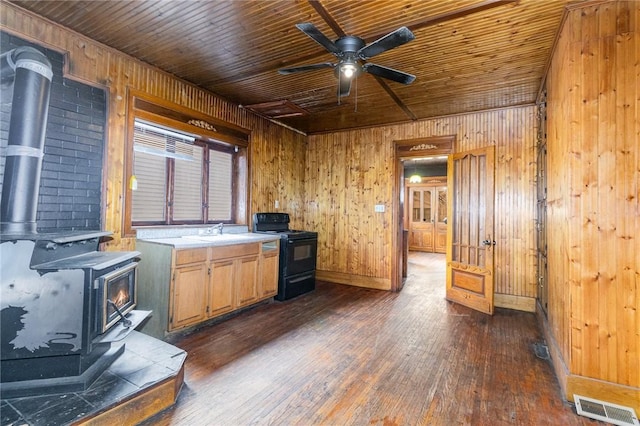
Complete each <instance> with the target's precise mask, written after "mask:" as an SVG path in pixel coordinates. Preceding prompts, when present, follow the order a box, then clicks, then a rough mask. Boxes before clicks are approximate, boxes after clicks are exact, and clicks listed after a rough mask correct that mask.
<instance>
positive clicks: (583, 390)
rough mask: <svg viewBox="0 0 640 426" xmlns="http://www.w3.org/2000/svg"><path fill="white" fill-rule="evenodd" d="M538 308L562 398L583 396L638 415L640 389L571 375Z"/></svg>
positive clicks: (539, 320) (540, 322)
mask: <svg viewBox="0 0 640 426" xmlns="http://www.w3.org/2000/svg"><path fill="white" fill-rule="evenodd" d="M536 307H537V309H536V317H537V318H538V323H539V325H540V328H541V330H542V333H543V335H544V339H545V341H546V342H547V346H548V348H549V354H550V356H551V365H552V366H553V370H554V372H555V374H556V378H557V379H558V382H559V384H560V389H561V391H562V397H563V398H564V399H565V400H567V401H571V402H574V400H573V394H578V395H583V396H586V397H587V398H593V399H599V400H601V401H605V402H611V403H614V404H618V405H624V406H626V407H631V408H633V409H634V410H635V412H636V415H637V414H638V413H640V388H636V387H631V386H625V385H620V384H618V383H612V382H607V381H604V380H599V379H593V378H590V377H585V376H579V375H576V374H571V372H570V371H569V369H568V368H567V365H566V363H565V362H564V359H563V358H562V354H561V352H560V348H559V347H558V343H557V342H556V340H555V338H554V337H553V336H552V335H551V331H550V327H549V322H548V321H547V318H546V316H545V315H544V312H543V311H542V308H541V307H540V305H539V304H536Z"/></svg>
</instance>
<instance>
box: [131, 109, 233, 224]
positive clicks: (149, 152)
mask: <svg viewBox="0 0 640 426" xmlns="http://www.w3.org/2000/svg"><path fill="white" fill-rule="evenodd" d="M235 152H236V150H234V149H233V147H231V146H229V145H228V144H223V143H220V144H216V143H212V142H205V141H203V140H199V139H197V138H196V137H194V136H192V135H188V134H184V133H180V132H177V131H175V130H173V129H167V128H164V127H160V126H157V125H155V124H153V123H149V122H145V121H142V120H138V119H136V120H135V122H134V130H133V164H132V178H131V181H132V183H131V185H130V187H131V223H132V225H134V226H135V225H169V224H188V223H209V222H216V223H217V222H226V223H231V222H233V221H234V219H235V218H234V208H233V206H234V192H233V190H234V181H233V180H234V175H235V170H234V168H235V162H234V154H235Z"/></svg>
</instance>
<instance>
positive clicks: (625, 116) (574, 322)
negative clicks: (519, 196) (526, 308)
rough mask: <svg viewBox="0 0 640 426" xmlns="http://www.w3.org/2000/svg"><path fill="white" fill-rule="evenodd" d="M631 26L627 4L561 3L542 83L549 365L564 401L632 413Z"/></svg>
mask: <svg viewBox="0 0 640 426" xmlns="http://www.w3.org/2000/svg"><path fill="white" fill-rule="evenodd" d="M639 25H640V3H639V2H637V1H617V2H607V3H601V2H599V3H595V4H591V5H587V7H584V6H583V7H582V8H580V7H579V5H577V6H575V9H569V11H568V16H567V20H566V24H565V26H564V28H563V30H562V32H561V37H560V39H559V42H558V46H557V49H556V51H555V54H554V56H553V61H552V65H551V68H550V73H549V76H548V83H547V84H548V108H547V110H548V124H549V125H548V198H547V199H548V228H547V229H548V233H549V238H548V268H549V269H548V272H549V310H548V332H549V334H550V335H551V337H552V339H553V340H554V342H553V343H554V346H555V347H557V352H558V356H559V358H561V359H560V360H556V362H558V361H560V362H559V364H557V365H556V369H557V370H558V373H559V374H558V375H559V376H560V377H561V382H562V381H563V380H564V383H562V385H563V388H564V389H565V390H566V393H567V397H569V398H572V394H573V392H577V393H579V394H584V395H586V396H591V397H595V398H600V399H604V400H607V401H611V402H616V403H620V404H623V405H628V406H633V407H634V408H635V410H636V412H639V411H640V389H639V387H640V295H639V290H640V204H639V203H640V201H639V200H640V83H639V81H640V34H639V30H640V27H639ZM562 370H566V371H565V372H564V374H563V372H562ZM563 376H565V377H564V378H563ZM616 385H622V386H616Z"/></svg>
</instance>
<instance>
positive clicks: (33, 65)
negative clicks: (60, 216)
mask: <svg viewBox="0 0 640 426" xmlns="http://www.w3.org/2000/svg"><path fill="white" fill-rule="evenodd" d="M14 76H15V78H14V83H13V99H12V104H11V118H10V122H9V136H8V144H7V150H6V152H7V159H6V163H5V168H4V181H3V188H2V200H1V202H0V232H1V233H6V234H19V235H24V234H35V233H36V212H37V208H38V192H39V190H40V172H41V168H42V158H43V156H44V139H45V130H46V127H47V116H48V113H49V97H50V88H51V78H52V77H53V71H52V69H51V63H50V62H49V59H47V57H46V56H45V55H44V54H42V53H41V52H40V51H38V50H36V49H34V48H32V47H27V46H23V47H18V48H17V49H13V50H10V51H9V52H6V53H4V54H2V56H0V81H2V82H3V83H4V82H5V81H6V80H10V79H11V78H12V77H14Z"/></svg>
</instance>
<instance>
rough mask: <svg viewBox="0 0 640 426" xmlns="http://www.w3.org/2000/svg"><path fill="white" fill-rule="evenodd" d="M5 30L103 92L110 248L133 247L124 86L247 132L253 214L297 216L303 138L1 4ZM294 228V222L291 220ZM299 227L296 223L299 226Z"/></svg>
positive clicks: (106, 219)
mask: <svg viewBox="0 0 640 426" xmlns="http://www.w3.org/2000/svg"><path fill="white" fill-rule="evenodd" d="M1 7H2V13H1V14H0V19H1V23H2V27H3V30H5V31H9V32H13V33H15V34H17V35H19V36H21V37H23V38H26V39H29V40H33V41H34V42H36V43H39V44H42V45H45V46H47V47H49V48H51V49H55V50H58V51H60V52H62V53H64V54H66V55H67V58H66V65H67V67H68V70H67V74H65V76H66V77H68V78H75V79H79V80H82V81H84V82H86V83H88V84H93V85H99V86H104V87H106V88H107V89H108V92H109V100H108V140H107V148H106V153H105V159H106V167H105V169H106V171H107V172H106V180H105V182H104V191H105V197H104V208H103V220H102V222H103V227H104V229H105V230H109V231H112V232H114V235H113V237H114V238H113V241H111V242H110V243H109V244H108V245H107V246H108V248H109V249H113V250H127V249H133V247H134V245H135V241H134V239H132V238H121V230H122V224H123V216H122V215H123V214H124V205H123V203H124V182H126V179H125V176H124V158H125V152H124V148H125V141H126V138H127V134H126V115H127V105H126V104H127V99H128V96H127V91H128V90H129V89H135V90H139V91H142V92H145V93H148V94H150V95H153V96H156V97H159V98H162V99H166V100H168V101H171V102H173V103H176V104H179V105H182V106H184V107H186V108H190V109H193V110H195V111H198V112H200V113H204V114H206V115H208V116H211V117H215V118H218V119H222V120H226V121H228V122H231V123H233V124H236V125H238V126H241V127H244V128H246V129H250V130H251V131H252V133H251V139H250V142H251V146H250V158H251V161H252V164H253V167H252V168H251V171H250V173H251V177H252V179H251V182H252V184H251V195H252V198H251V204H250V208H251V211H252V212H255V211H259V210H273V207H274V204H275V201H276V200H278V201H279V202H280V209H281V210H283V211H287V212H289V213H291V214H292V217H293V218H299V217H302V209H301V208H302V204H303V203H302V195H303V192H302V191H303V180H304V165H303V164H302V161H300V159H301V158H304V151H305V149H306V136H305V135H302V134H299V133H296V132H293V131H291V130H289V129H286V128H284V127H282V126H279V125H276V124H273V123H271V122H269V121H267V120H265V119H263V118H260V117H258V116H256V115H254V114H252V113H249V112H248V111H246V110H243V109H242V108H240V107H238V106H237V105H234V104H231V103H229V102H226V101H225V100H224V99H221V98H220V97H217V96H215V95H213V94H211V93H209V92H206V91H204V90H202V89H200V88H198V87H196V86H194V85H191V84H189V83H186V82H184V81H182V80H179V79H177V78H176V77H174V76H172V75H170V74H168V73H165V72H163V71H161V70H159V69H157V68H153V67H151V66H149V65H147V64H145V63H143V62H141V61H138V60H136V59H134V58H132V57H129V56H127V55H125V54H123V53H121V52H118V51H116V50H114V49H111V48H109V47H107V46H104V45H101V44H99V43H97V42H95V41H93V40H91V39H88V38H86V37H84V36H81V35H79V34H77V33H75V32H72V31H70V30H68V29H66V28H64V27H61V26H59V25H57V24H54V23H52V22H49V21H47V20H45V19H43V18H41V17H39V16H37V15H34V14H31V13H29V12H27V11H24V10H23V9H21V8H18V7H17V6H15V5H12V4H10V3H5V2H2V5H1ZM292 225H296V223H295V222H294V223H293V224H292ZM297 225H301V223H298V224H297Z"/></svg>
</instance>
